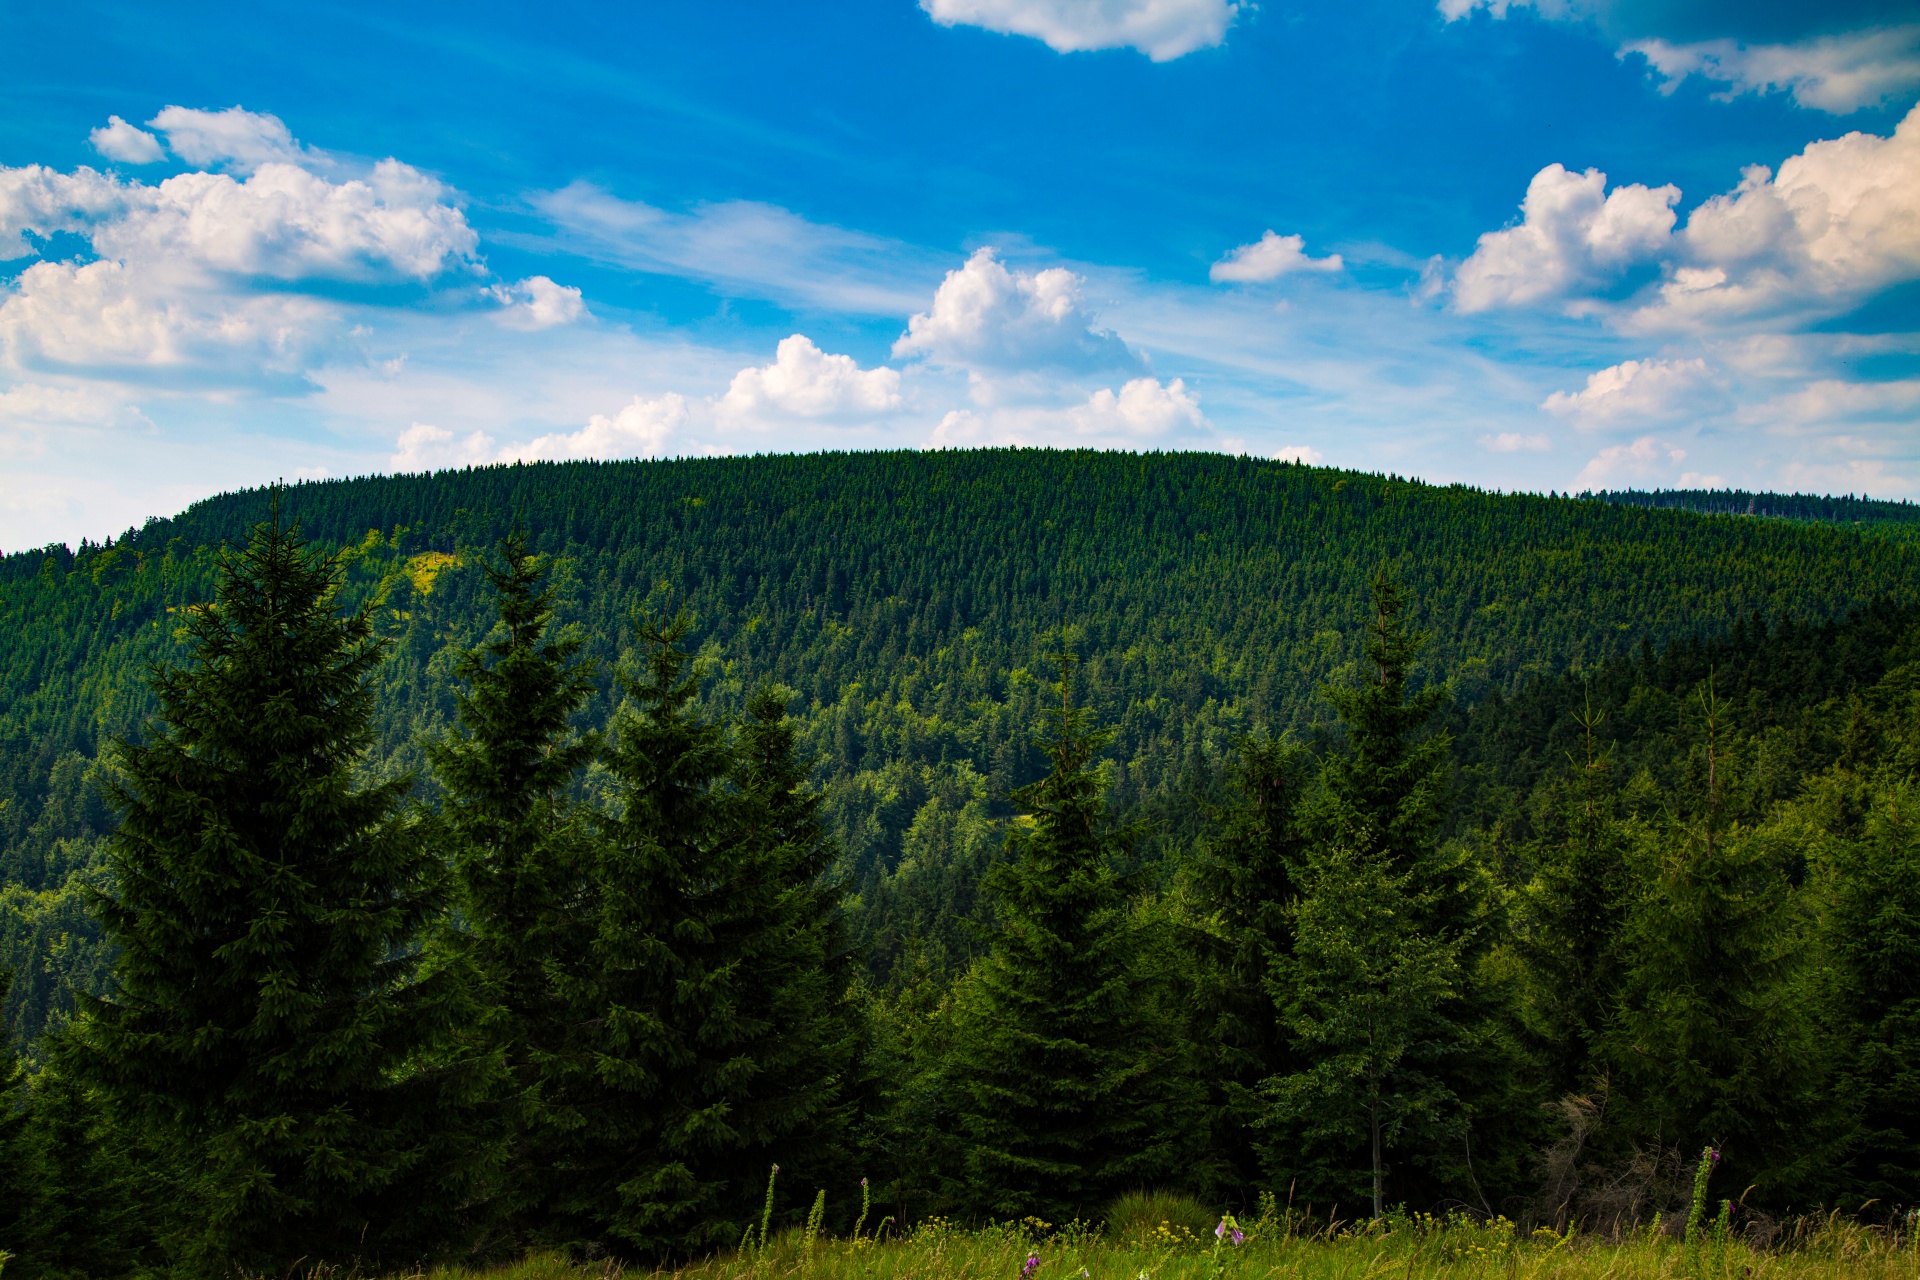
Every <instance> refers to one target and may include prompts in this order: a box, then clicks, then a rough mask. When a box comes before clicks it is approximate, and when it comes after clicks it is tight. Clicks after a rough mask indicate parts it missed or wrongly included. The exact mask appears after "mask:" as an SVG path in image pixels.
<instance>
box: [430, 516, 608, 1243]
mask: <svg viewBox="0 0 1920 1280" xmlns="http://www.w3.org/2000/svg"><path fill="white" fill-rule="evenodd" d="M500 561H501V563H500V564H499V565H497V566H496V565H493V564H487V565H485V566H484V570H485V573H486V576H487V581H488V583H489V584H490V585H491V586H492V588H493V592H494V598H495V603H496V607H497V609H498V612H499V622H498V624H497V625H496V626H495V627H494V629H493V632H492V633H491V634H490V635H489V636H488V637H487V638H486V639H485V641H483V642H482V644H481V645H480V646H479V647H478V648H475V649H472V650H469V651H468V652H467V653H465V654H463V655H462V657H461V659H460V663H459V665H458V666H457V668H456V669H455V674H456V675H458V677H459V678H460V679H461V680H462V681H463V682H464V683H465V685H466V687H465V689H463V690H460V691H459V692H457V693H456V695H455V705H456V707H457V709H458V713H459V717H460V724H461V728H460V730H457V731H455V732H454V733H452V734H450V735H448V736H447V737H446V738H445V739H443V740H441V741H440V742H437V743H433V744H430V746H429V749H428V759H429V760H430V761H431V762H432V764H433V767H434V772H435V775H436V777H437V778H438V780H439V782H440V785H441V787H442V788H443V789H444V791H445V793H446V799H445V803H444V805H443V807H442V820H443V824H444V830H445V833H446V836H447V838H448V841H449V845H450V850H449V851H450V854H451V859H450V860H451V862H452V865H453V869H454V873H455V876H456V878H457V881H458V888H459V903H460V911H459V915H458V921H459V924H458V928H457V930H455V931H454V932H452V933H451V934H450V937H449V942H450V950H451V951H452V953H453V954H454V955H456V956H458V957H459V960H460V962H462V963H463V964H464V965H465V966H466V967H467V971H468V972H469V973H470V974H471V975H472V977H473V978H474V979H476V980H477V982H478V984H479V990H478V992H477V993H476V997H477V998H476V1000H475V1011H476V1013H478V1014H479V1017H480V1023H481V1025H480V1026H479V1027H478V1028H477V1030H478V1032H479V1035H480V1037H481V1039H482V1043H483V1045H484V1046H485V1048H486V1050H487V1051H488V1052H490V1053H491V1054H493V1055H495V1056H496V1059H497V1061H498V1063H499V1069H500V1070H501V1071H503V1072H504V1079H503V1080H501V1081H500V1087H501V1088H502V1089H503V1090H504V1094H505V1100H506V1106H505V1110H504V1114H501V1115H499V1116H498V1117H497V1118H496V1121H495V1123H496V1125H497V1126H499V1127H500V1128H503V1129H504V1133H502V1134H501V1135H500V1136H501V1137H502V1138H504V1141H505V1144H506V1151H505V1162H506V1167H505V1173H504V1177H503V1179H502V1182H501V1193H502V1194H501V1200H502V1202H501V1203H500V1204H499V1205H498V1206H497V1207H498V1209H499V1211H501V1212H502V1213H503V1214H504V1215H505V1217H506V1219H507V1221H508V1222H509V1223H510V1224H513V1225H515V1226H516V1227H517V1228H519V1229H525V1228H527V1227H528V1226H529V1225H533V1224H537V1223H538V1222H539V1220H540V1214H541V1210H540V1207H539V1206H540V1205H541V1203H542V1202H543V1200H544V1199H545V1197H546V1196H547V1195H549V1194H550V1193H551V1191H552V1187H551V1186H550V1176H549V1173H548V1168H549V1167H550V1166H551V1165H552V1164H553V1163H554V1162H555V1161H556V1160H564V1159H565V1155H564V1147H565V1138H564V1133H565V1131H566V1129H567V1127H568V1124H569V1121H570V1119H571V1117H570V1116H569V1114H568V1112H567V1110H566V1102H565V1099H564V1097H561V1096H556V1095H555V1086H554V1084H553V1083H550V1077H552V1078H558V1077H561V1076H564V1074H565V1072H564V1071H563V1070H560V1069H556V1067H555V1065H554V1064H555V1062H556V1060H557V1059H558V1058H561V1057H563V1056H565V1055H569V1054H572V1053H576V1052H579V1051H580V1045H579V1043H578V1037H577V1036H576V1035H575V1034H574V1031H573V1019H572V1017H571V1016H570V1011H569V1007H568V1004H567V997H568V993H569V992H570V991H571V990H573V989H575V988H577V987H578V985H579V983H580V981H581V979H582V977H583V975H582V974H581V973H580V972H579V961H580V959H581V958H583V957H585V956H586V955H587V953H588V947H587V945H586V944H585V941H584V939H585V937H586V935H587V934H588V932H589V931H590V930H591V928H592V918H591V915H590V910H589V908H590V902H589V888H590V881H591V871H592V850H591V831H590V826H589V822H588V818H587V815H586V813H585V811H584V809H583V807H582V806H581V805H579V804H578V803H577V802H576V801H575V800H574V799H573V795H572V791H573V787H574V784H575V781H576V779H577V776H578V774H579V772H580V770H581V769H582V768H584V767H585V766H586V764H587V762H588V761H589V760H590V759H591V758H592V757H593V755H594V754H595V753H596V752H597V751H598V750H599V738H598V735H596V734H591V733H588V734H576V733H574V732H573V730H572V727H571V726H572V721H573V718H574V716H575V715H576V714H577V713H578V712H579V711H580V709H581V708H582V707H583V706H584V705H585V704H586V702H587V699H588V698H589V697H591V696H592V694H593V678H592V667H591V664H588V663H583V662H581V661H580V660H579V652H580V647H581V641H580V640H579V639H578V638H577V637H572V636H560V637H555V636H554V635H553V634H552V629H553V622H554V618H553V591H552V588H551V587H550V586H549V585H547V583H546V576H547V566H546V565H545V563H544V562H543V561H542V560H541V559H539V558H538V557H535V556H533V555H531V554H529V552H528V549H527V543H526V539H525V538H524V536H522V535H520V534H518V533H515V534H513V535H511V536H509V537H508V538H507V539H506V540H505V541H504V542H503V543H502V544H501V547H500Z"/></svg>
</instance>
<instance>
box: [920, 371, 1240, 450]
mask: <svg viewBox="0 0 1920 1280" xmlns="http://www.w3.org/2000/svg"><path fill="white" fill-rule="evenodd" d="M1210 425H1211V424H1210V423H1209V422H1208V421H1207V418H1206V415H1205V414H1204V413H1202V412H1201V410H1200V404H1199V401H1197V400H1196V399H1194V397H1193V394H1192V393H1191V392H1190V391H1188V390H1187V386H1186V383H1184V382H1182V381H1181V380H1180V379H1179V378H1175V379H1173V380H1172V381H1171V382H1167V383H1164V384H1163V383H1161V382H1160V381H1159V380H1158V379H1156V378H1134V379H1131V380H1130V381H1128V382H1126V383H1125V384H1124V385H1122V386H1121V388H1120V390H1119V391H1118V392H1115V391H1114V390H1113V389H1112V388H1110V387H1102V388H1100V389H1099V390H1097V391H1095V392H1094V393H1093V394H1092V395H1090V396H1088V397H1087V398H1086V400H1084V401H1083V402H1081V403H1079V404H1074V405H1068V406H1065V407H1063V408H1035V407H1019V408H1000V409H985V410H980V409H954V410H952V411H950V412H949V413H948V414H947V415H946V416H945V417H943V418H942V419H941V420H940V423H939V425H938V426H936V427H935V428H934V430H933V435H932V437H931V438H930V439H929V441H928V443H929V444H930V445H932V446H933V447H935V448H955V447H963V446H975V445H990V444H993V445H1044V444H1062V445H1072V446H1086V445H1095V446H1106V447H1119V448H1139V447H1142V446H1148V445H1154V444H1160V443H1167V442H1172V441H1177V440H1180V439H1183V438H1192V437H1194V436H1196V435H1198V434H1199V433H1200V432H1202V431H1204V430H1206V429H1207V428H1208V427H1209V426H1210Z"/></svg>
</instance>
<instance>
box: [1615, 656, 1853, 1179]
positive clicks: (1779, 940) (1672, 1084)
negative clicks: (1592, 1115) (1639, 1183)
mask: <svg viewBox="0 0 1920 1280" xmlns="http://www.w3.org/2000/svg"><path fill="white" fill-rule="evenodd" d="M1701 699H1702V706H1703V708H1704V711H1705V725H1706V741H1705V744H1704V745H1705V752H1704V764H1705V774H1706V777H1705V797H1704V801H1703V803H1702V805H1701V807H1700V810H1699V811H1697V812H1695V813H1692V814H1688V813H1684V812H1682V813H1673V814H1669V815H1667V816H1666V817H1664V818H1663V819H1661V820H1659V821H1657V822H1654V823H1650V824H1645V825H1642V826H1641V827H1640V828H1639V829H1638V831H1637V833H1636V836H1637V838H1636V839H1635V841H1634V844H1633V847H1632V849H1631V852H1630V854H1629V858H1630V866H1631V867H1632V871H1633V874H1634V878H1635V880H1636V881H1637V893H1636V894H1635V897H1634V900H1633V902H1632V904H1631V906H1630V908H1629V910H1628V914H1627V920H1626V924H1625V928H1624V931H1623V937H1622V970H1623V971H1622V975H1621V996H1620V1002H1619V1005H1618V1007H1617V1009H1616V1010H1615V1012H1614V1014H1613V1016H1612V1017H1611V1018H1610V1019H1609V1021H1608V1024H1607V1028H1606V1031H1605V1033H1604V1034H1603V1037H1602V1042H1601V1043H1602V1051H1603V1054H1604V1056H1605V1058H1606V1060H1607V1062H1608V1063H1609V1065H1610V1067H1611V1068H1612V1071H1613V1076H1614V1081H1615V1090H1614V1094H1613V1098H1614V1101H1613V1102H1612V1104H1611V1107H1610V1115H1611V1114H1617V1115H1618V1116H1619V1118H1620V1120H1621V1122H1622V1123H1623V1124H1624V1125H1625V1127H1626V1129H1627V1131H1628V1132H1629V1133H1631V1134H1633V1135H1634V1136H1636V1137H1638V1138H1640V1139H1641V1140H1643V1141H1655V1142H1661V1143H1666V1144H1669V1145H1678V1146H1679V1147H1680V1148H1681V1149H1682V1150H1694V1149H1697V1148H1699V1147H1700V1146H1702V1145H1712V1146H1714V1147H1716V1148H1718V1149H1720V1150H1722V1151H1723V1152H1724V1153H1725V1158H1726V1163H1725V1166H1724V1167H1725V1169H1726V1171H1727V1172H1728V1174H1729V1175H1730V1179H1731V1180H1732V1181H1733V1182H1735V1183H1736V1184H1737V1185H1740V1186H1749V1185H1751V1186H1753V1187H1755V1188H1757V1189H1758V1191H1759V1193H1760V1195H1761V1196H1762V1197H1763V1199H1766V1200H1771V1201H1773V1202H1775V1203H1779V1202H1780V1201H1779V1198H1780V1197H1783V1196H1788V1195H1805V1194H1808V1193H1809V1192H1812V1193H1814V1194H1818V1193H1819V1192H1820V1191H1821V1190H1823V1188H1820V1187H1818V1186H1817V1185H1816V1184H1815V1182H1814V1174H1815V1171H1816V1170H1818V1168H1819V1167H1820V1166H1821V1165H1822V1164H1823V1163H1824V1161H1825V1157H1826V1155H1827V1154H1828V1151H1827V1150H1826V1148H1828V1147H1829V1146H1830V1144H1831V1142H1832V1141H1833V1137H1834V1135H1833V1133H1832V1131H1831V1128H1830V1122H1831V1115H1830V1112H1829V1111H1828V1110H1827V1109H1826V1108H1823V1107H1821V1106H1819V1105H1817V1098H1816V1095H1817V1092H1818V1085H1819V1083H1820V1081H1819V1074H1820V1065H1821V1064H1820V1054H1819V1052H1818V1045H1817V1044H1816V1042H1815V1040H1814V1022H1813V1019H1812V1017H1811V1011H1810V1010H1809V1008H1808V1006H1807V997H1808V996H1809V994H1810V991H1809V988H1808V986H1807V984H1806V982H1805V981H1804V976H1805V965H1806V962H1807V958H1808V957H1807V951H1806V937H1805V931H1804V930H1803V929H1802V928H1801V921H1800V913H1801V909H1800V906H1799V904H1798V903H1797V902H1796V900H1795V898H1794V895H1793V892H1792V889H1791V886H1790V884H1789V882H1788V879H1787V877H1786V875H1785V873H1784V871H1783V869H1782V867H1781V864H1780V860H1779V858H1778V856H1777V850H1776V849H1775V848H1773V847H1772V842H1771V841H1770V840H1768V839H1766V838H1765V837H1764V836H1763V835H1761V834H1760V833H1756V832H1755V831H1754V830H1753V829H1751V828H1747V827H1743V826H1741V825H1740V824H1738V823H1735V822H1732V821H1731V820H1730V819H1729V818H1728V817H1727V814H1726V810H1725V806H1724V804H1723V803H1722V799H1721V797H1722V795H1723V790H1724V788H1725V786H1726V783H1727V779H1726V778H1725V777H1724V776H1723V774H1722V769H1723V762H1722V760H1721V758H1720V754H1719V753H1720V750H1721V748H1722V745H1723V744H1722V743H1721V741H1720V737H1721V734H1722V733H1723V732H1724V718H1725V715H1726V707H1725V705H1724V704H1722V703H1721V702H1720V701H1719V700H1718V699H1717V698H1716V697H1715V696H1714V694H1713V691H1712V688H1711V685H1709V686H1707V687H1706V688H1705V689H1703V690H1702V693H1701Z"/></svg>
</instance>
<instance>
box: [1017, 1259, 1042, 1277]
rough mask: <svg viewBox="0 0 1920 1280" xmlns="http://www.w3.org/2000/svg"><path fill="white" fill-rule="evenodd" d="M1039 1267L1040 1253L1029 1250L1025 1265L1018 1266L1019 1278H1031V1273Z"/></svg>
mask: <svg viewBox="0 0 1920 1280" xmlns="http://www.w3.org/2000/svg"><path fill="white" fill-rule="evenodd" d="M1039 1269H1040V1255H1039V1254H1037V1253H1033V1252H1029V1253H1028V1254H1027V1265H1026V1266H1024V1267H1021V1268H1020V1280H1032V1277H1033V1273H1034V1272H1036V1271H1038V1270H1039Z"/></svg>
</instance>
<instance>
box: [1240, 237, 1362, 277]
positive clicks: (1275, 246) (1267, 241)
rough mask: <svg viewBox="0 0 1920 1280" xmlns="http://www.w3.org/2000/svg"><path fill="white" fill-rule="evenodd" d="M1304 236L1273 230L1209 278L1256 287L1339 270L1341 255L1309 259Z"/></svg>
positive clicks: (1244, 248)
mask: <svg viewBox="0 0 1920 1280" xmlns="http://www.w3.org/2000/svg"><path fill="white" fill-rule="evenodd" d="M1306 247H1307V241H1306V238H1305V237H1304V236H1297V235H1293V236H1281V235H1275V234H1274V233H1273V231H1272V230H1271V229H1269V230H1268V231H1267V232H1266V233H1265V234H1263V235H1262V236H1261V237H1260V238H1259V239H1258V240H1256V241H1254V242H1253V243H1252V244H1243V245H1241V246H1240V247H1239V248H1237V249H1235V250H1233V251H1232V252H1231V253H1229V254H1227V256H1226V257H1224V258H1222V259H1220V261H1218V262H1216V263H1214V264H1213V268H1212V269H1211V270H1210V271H1208V272H1207V278H1208V279H1210V280H1212V281H1213V282H1214V283H1216V284H1221V283H1234V284H1252V283H1256V282H1258V281H1262V280H1274V279H1278V278H1279V277H1281V276H1284V275H1290V274H1292V273H1293V272H1296V271H1339V270H1340V269H1341V268H1342V267H1344V266H1345V265H1346V264H1345V263H1343V262H1342V261H1341V260H1340V255H1339V254H1337V253H1335V254H1329V255H1328V256H1327V257H1324V258H1309V257H1308V256H1307V254H1306Z"/></svg>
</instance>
